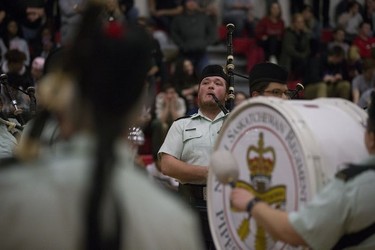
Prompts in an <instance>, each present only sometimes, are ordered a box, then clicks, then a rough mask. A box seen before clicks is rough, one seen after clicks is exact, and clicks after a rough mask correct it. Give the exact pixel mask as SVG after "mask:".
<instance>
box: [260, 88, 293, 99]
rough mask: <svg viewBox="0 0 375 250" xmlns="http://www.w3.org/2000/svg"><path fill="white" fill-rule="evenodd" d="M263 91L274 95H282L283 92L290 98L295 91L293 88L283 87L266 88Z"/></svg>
mask: <svg viewBox="0 0 375 250" xmlns="http://www.w3.org/2000/svg"><path fill="white" fill-rule="evenodd" d="M263 93H270V94H271V95H273V96H277V97H282V96H283V94H284V95H286V96H287V97H288V98H290V96H291V95H292V93H293V91H291V90H284V91H283V90H281V89H272V90H264V91H263Z"/></svg>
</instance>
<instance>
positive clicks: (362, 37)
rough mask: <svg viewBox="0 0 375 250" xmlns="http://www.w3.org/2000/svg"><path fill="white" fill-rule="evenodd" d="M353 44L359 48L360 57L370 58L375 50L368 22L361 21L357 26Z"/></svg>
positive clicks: (374, 41)
mask: <svg viewBox="0 0 375 250" xmlns="http://www.w3.org/2000/svg"><path fill="white" fill-rule="evenodd" d="M353 45H354V46H357V47H358V49H359V54H360V55H361V58H362V59H365V58H371V57H373V54H375V53H374V52H373V51H374V50H375V38H374V37H372V36H371V25H370V23H368V22H362V23H361V24H360V26H359V31H358V35H357V37H356V38H355V39H354V41H353Z"/></svg>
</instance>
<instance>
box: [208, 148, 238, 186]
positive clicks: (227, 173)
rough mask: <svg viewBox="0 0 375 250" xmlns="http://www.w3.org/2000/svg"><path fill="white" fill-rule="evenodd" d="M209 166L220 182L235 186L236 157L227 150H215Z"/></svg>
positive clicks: (236, 175)
mask: <svg viewBox="0 0 375 250" xmlns="http://www.w3.org/2000/svg"><path fill="white" fill-rule="evenodd" d="M210 167H211V168H212V171H213V172H214V174H215V176H216V177H217V179H218V180H219V182H221V183H222V184H229V185H231V186H232V187H235V183H236V181H237V180H238V175H239V173H238V172H239V169H238V164H237V161H236V159H235V158H234V157H233V155H232V153H231V152H229V151H227V150H216V151H215V152H213V153H212V155H211V160H210Z"/></svg>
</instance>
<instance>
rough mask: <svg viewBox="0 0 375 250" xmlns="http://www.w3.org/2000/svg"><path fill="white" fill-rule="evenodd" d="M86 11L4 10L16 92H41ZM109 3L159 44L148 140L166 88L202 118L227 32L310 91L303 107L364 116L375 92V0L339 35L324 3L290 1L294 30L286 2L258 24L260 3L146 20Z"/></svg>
mask: <svg viewBox="0 0 375 250" xmlns="http://www.w3.org/2000/svg"><path fill="white" fill-rule="evenodd" d="M86 1H87V0H32V1H27V0H3V1H1V2H0V56H1V58H0V62H1V68H0V71H1V73H6V74H7V75H8V78H9V82H10V84H11V85H14V86H16V87H18V88H22V89H27V88H28V87H30V86H34V87H35V86H37V83H38V79H40V76H41V74H42V72H43V63H44V60H45V59H46V58H47V57H48V55H49V54H50V53H51V52H52V51H54V50H55V49H57V48H59V47H64V46H69V43H70V41H71V39H72V36H73V35H74V32H75V27H77V23H78V22H79V20H80V16H81V13H82V11H83V10H84V6H85V2H86ZM106 1H107V9H106V10H105V11H104V12H103V18H105V19H107V20H108V21H111V20H114V19H117V20H122V21H124V22H129V23H134V24H136V25H141V26H143V27H144V28H145V29H147V30H148V31H149V32H150V34H151V35H153V36H154V38H155V39H154V42H155V45H154V65H153V67H152V68H151V69H150V71H149V74H148V75H149V77H148V103H147V105H148V106H149V108H151V116H152V118H151V119H150V122H149V124H148V125H147V124H146V127H145V130H146V134H147V131H148V130H149V131H151V120H153V119H154V118H157V115H156V113H155V106H156V104H157V105H159V108H161V107H160V105H161V106H162V105H164V104H163V103H162V102H163V101H162V100H163V99H162V98H156V96H157V95H158V94H159V93H160V92H163V90H164V89H169V90H171V88H169V87H170V86H172V87H173V88H172V89H173V91H175V92H176V94H177V95H178V97H179V98H182V100H184V106H185V107H186V108H185V109H184V110H185V114H192V113H194V111H196V110H197V106H196V105H197V104H196V94H197V86H198V80H199V77H198V76H199V73H200V71H201V69H202V68H204V67H205V66H207V65H208V64H209V63H210V60H209V58H208V54H207V48H208V47H209V46H211V45H215V44H216V45H217V44H219V43H225V42H226V41H225V39H220V27H221V28H222V27H225V25H226V24H227V23H229V22H231V23H234V24H235V26H236V29H235V32H234V34H233V35H234V36H233V39H248V40H251V41H253V43H251V44H252V47H256V49H257V50H258V51H260V54H258V55H261V56H260V57H259V58H257V59H256V61H257V62H261V61H271V62H274V63H278V64H279V65H281V66H283V67H285V68H286V69H287V70H288V71H289V73H290V74H289V75H290V79H289V80H290V81H301V82H302V83H303V84H304V85H306V95H305V98H308V99H310V98H311V99H312V98H317V97H341V98H345V99H348V100H351V101H353V102H355V103H357V104H358V105H360V106H362V107H366V106H367V100H366V99H365V98H366V96H367V97H368V95H363V94H364V93H366V91H369V90H372V89H373V88H374V81H375V77H374V71H375V63H374V58H375V38H374V34H375V0H364V1H358V2H357V1H354V0H341V1H339V3H338V4H337V6H336V7H335V11H334V18H333V20H334V25H332V23H330V22H329V21H328V17H327V13H328V11H327V8H328V7H327V5H326V4H324V6H320V7H319V2H320V1H293V2H292V1H290V7H291V10H290V15H291V16H290V20H291V22H290V25H289V24H288V25H287V22H286V21H285V20H284V19H283V15H282V8H281V5H280V2H281V1H282V0H280V2H278V1H274V0H270V1H266V6H265V7H266V9H265V15H264V16H263V17H261V18H257V17H256V15H255V14H254V8H255V6H254V4H255V1H254V0H147V6H148V15H146V16H141V15H140V12H139V11H138V9H137V7H136V5H135V3H134V1H133V0H106ZM323 2H329V1H323ZM318 10H322V11H323V13H318ZM160 34H162V36H160ZM161 38H164V39H165V40H163V39H161ZM166 41H168V43H172V44H174V45H175V48H176V52H175V53H172V54H168V52H166V51H165V50H164V46H163V45H164V44H165V42H166ZM235 51H236V48H235ZM247 56H248V57H254V54H253V53H247ZM247 69H249V67H247ZM167 86H168V88H167ZM2 98H3V97H2ZM5 106H6V105H5ZM3 110H6V107H3ZM171 112H173V111H171ZM185 114H184V115H185ZM159 119H160V117H159ZM147 126H148V127H149V128H148V129H147ZM163 126H164V129H165V122H164V125H163ZM155 150H156V149H153V150H149V152H150V151H155Z"/></svg>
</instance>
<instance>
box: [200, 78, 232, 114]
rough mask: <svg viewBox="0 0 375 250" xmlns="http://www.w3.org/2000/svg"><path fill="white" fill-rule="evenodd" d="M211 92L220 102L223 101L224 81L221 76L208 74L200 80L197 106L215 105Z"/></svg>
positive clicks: (224, 95)
mask: <svg viewBox="0 0 375 250" xmlns="http://www.w3.org/2000/svg"><path fill="white" fill-rule="evenodd" d="M211 94H214V95H215V96H216V97H217V99H218V100H219V101H220V102H221V103H224V102H225V100H226V97H227V92H226V82H225V80H224V79H223V78H222V77H219V76H209V77H206V78H204V79H203V80H202V81H201V83H200V85H199V90H198V104H199V107H203V106H204V105H217V104H216V103H215V100H214V99H213V97H212V95H211Z"/></svg>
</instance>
